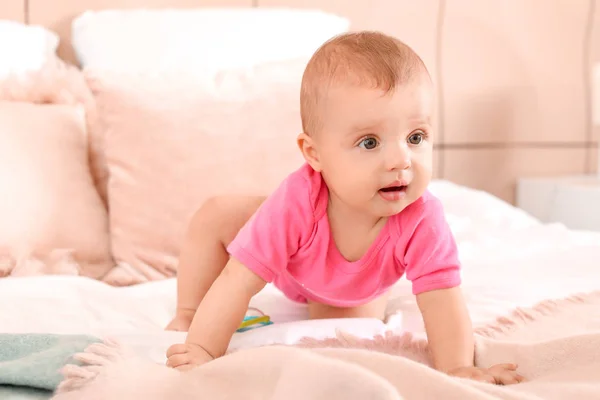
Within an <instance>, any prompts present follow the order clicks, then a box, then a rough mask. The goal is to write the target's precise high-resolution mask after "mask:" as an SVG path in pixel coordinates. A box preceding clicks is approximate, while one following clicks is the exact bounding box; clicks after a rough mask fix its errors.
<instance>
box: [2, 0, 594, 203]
mask: <svg viewBox="0 0 600 400" xmlns="http://www.w3.org/2000/svg"><path fill="white" fill-rule="evenodd" d="M595 3H596V2H595V1H594V0H579V1H570V0H555V1H552V2H546V1H541V0H452V1H445V0H420V1H414V0H372V1H366V0H360V1H343V0H53V1H48V0H3V1H2V4H1V5H0V18H11V19H16V20H21V21H26V22H28V23H30V24H40V25H44V26H46V27H48V28H51V29H53V30H55V31H57V32H58V33H59V34H60V36H61V38H62V44H61V47H60V55H61V57H63V58H64V59H66V60H69V61H71V62H73V61H75V60H74V56H73V51H72V49H71V48H70V41H69V34H70V22H71V20H72V18H73V17H74V16H76V15H78V14H79V13H81V12H82V11H84V10H88V9H107V8H142V7H143V8H154V7H171V8H175V7H176V8H189V7H204V6H219V7H224V6H233V7H235V6H239V7H310V8H319V9H323V10H325V11H330V12H335V13H338V14H341V15H344V16H347V17H349V18H350V19H351V21H352V23H353V26H352V28H353V29H377V30H382V31H384V32H386V33H390V34H393V35H395V36H397V37H399V38H400V39H402V40H404V41H405V42H407V43H408V44H409V45H411V46H412V47H413V48H415V50H416V51H417V52H418V53H419V54H420V55H421V57H422V58H423V59H424V61H425V63H426V64H427V66H428V68H429V69H430V72H431V74H432V75H433V77H434V80H435V81H436V84H437V88H438V89H437V90H438V118H437V121H438V123H437V130H438V139H437V144H436V152H435V157H436V160H435V161H436V177H437V178H444V179H449V180H452V181H454V182H457V183H460V184H464V185H468V186H471V187H475V188H479V189H483V190H487V191H489V192H491V193H493V194H495V195H497V196H499V197H501V198H504V199H506V200H508V201H513V200H514V188H515V183H516V180H517V178H518V177H520V176H539V175H554V174H583V173H590V172H594V171H595V166H596V165H598V164H597V161H596V160H597V157H598V154H597V151H596V149H597V147H596V142H597V141H598V138H599V132H598V131H595V130H594V129H593V127H592V124H591V115H590V109H591V93H590V83H589V82H590V79H589V76H590V68H591V66H592V65H593V63H594V62H595V61H598V60H600V7H595Z"/></svg>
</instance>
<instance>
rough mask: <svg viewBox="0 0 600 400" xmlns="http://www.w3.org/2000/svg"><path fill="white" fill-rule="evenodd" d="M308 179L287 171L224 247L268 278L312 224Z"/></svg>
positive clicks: (280, 268) (283, 266) (305, 236)
mask: <svg viewBox="0 0 600 400" xmlns="http://www.w3.org/2000/svg"><path fill="white" fill-rule="evenodd" d="M310 199H311V187H310V182H309V180H308V179H307V178H306V177H305V176H303V174H302V171H297V172H295V173H293V174H292V175H290V176H289V177H288V178H287V179H286V180H285V181H283V183H282V184H281V185H280V186H279V187H278V188H277V189H276V190H275V191H274V192H273V193H272V194H271V196H269V197H268V198H267V199H266V200H265V202H264V203H263V204H262V205H261V206H260V207H259V209H258V210H257V211H256V213H254V215H253V216H252V217H251V218H250V220H249V221H248V222H247V223H246V224H245V225H244V226H243V227H242V229H241V230H240V232H239V233H238V234H237V236H236V237H235V239H234V240H233V241H232V242H231V243H230V244H229V246H228V247H227V251H228V253H229V254H230V256H232V257H233V258H236V259H237V260H238V261H240V262H241V263H242V264H243V265H245V266H246V267H247V268H249V269H251V270H252V271H253V272H254V273H256V274H257V275H258V276H260V277H261V278H262V279H264V280H265V281H266V282H272V281H273V280H274V279H275V277H276V276H277V275H279V274H280V273H281V272H282V271H283V270H285V269H286V267H287V265H288V261H289V259H290V258H291V257H292V256H293V255H294V254H295V253H296V252H297V251H298V249H299V248H300V247H301V246H302V244H303V243H305V242H306V241H307V240H308V238H309V235H310V234H311V233H312V227H313V226H314V207H313V205H312V202H311V200H310Z"/></svg>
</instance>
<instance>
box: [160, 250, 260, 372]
mask: <svg viewBox="0 0 600 400" xmlns="http://www.w3.org/2000/svg"><path fill="white" fill-rule="evenodd" d="M265 284H266V282H265V281H264V280H263V279H261V278H260V277H259V276H258V275H256V274H255V273H254V272H252V271H251V270H250V269H248V268H246V267H245V266H244V265H242V263H240V262H239V261H237V260H236V259H235V258H231V259H230V261H229V262H228V263H227V265H226V266H225V269H224V270H223V272H222V273H221V275H220V276H219V277H218V278H217V280H215V282H214V283H213V285H212V286H211V288H210V289H209V291H208V292H207V293H206V296H205V297H204V299H203V300H202V302H201V303H200V306H199V307H198V310H197V311H196V315H195V316H194V319H193V321H192V325H191V326H190V330H189V332H188V335H187V338H186V341H185V344H178V345H174V346H171V348H170V349H169V351H168V352H167V356H168V361H167V365H169V366H170V367H173V368H179V369H187V368H189V367H193V366H195V365H200V364H203V363H205V362H208V361H210V360H212V359H214V358H218V357H221V356H222V355H223V354H225V352H226V351H227V347H228V346H229V342H230V341H231V338H232V336H233V334H234V333H235V331H236V330H237V329H238V328H239V326H240V323H241V322H242V320H243V318H244V316H245V314H246V310H247V309H248V304H249V303H250V299H251V298H252V296H254V295H255V294H257V293H258V292H259V291H260V290H261V289H262V288H263V287H264V286H265Z"/></svg>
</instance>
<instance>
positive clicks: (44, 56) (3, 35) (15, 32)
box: [0, 20, 60, 79]
mask: <svg viewBox="0 0 600 400" xmlns="http://www.w3.org/2000/svg"><path fill="white" fill-rule="evenodd" d="M59 40H60V39H59V37H58V35H57V34H56V33H54V32H52V31H49V30H47V29H45V28H43V27H41V26H33V25H25V24H22V23H20V22H15V21H7V20H0V79H5V78H7V77H8V76H9V75H21V74H23V73H27V72H31V71H39V70H41V69H42V68H43V67H44V65H45V64H46V63H47V62H48V61H49V60H50V59H53V58H54V57H55V55H56V49H57V47H58V43H59Z"/></svg>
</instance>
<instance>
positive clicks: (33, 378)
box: [0, 334, 100, 399]
mask: <svg viewBox="0 0 600 400" xmlns="http://www.w3.org/2000/svg"><path fill="white" fill-rule="evenodd" d="M96 342H100V339H98V338H95V337H93V336H86V335H51V334H0V398H2V399H4V398H8V397H4V396H5V394H6V393H11V394H12V396H13V397H11V398H15V399H16V398H21V397H17V396H20V395H19V394H18V393H22V394H23V395H25V393H27V394H31V396H29V398H43V397H35V396H34V394H35V393H38V396H41V395H42V394H44V393H45V392H46V393H48V392H53V391H54V389H56V387H57V386H58V384H59V383H60V382H61V380H62V376H61V374H60V370H61V368H62V367H63V366H65V365H66V364H73V363H75V361H74V360H73V358H72V357H73V355H74V354H75V353H79V352H82V351H84V350H85V348H86V347H87V346H89V345H90V344H92V343H96ZM22 398H26V397H22Z"/></svg>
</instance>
